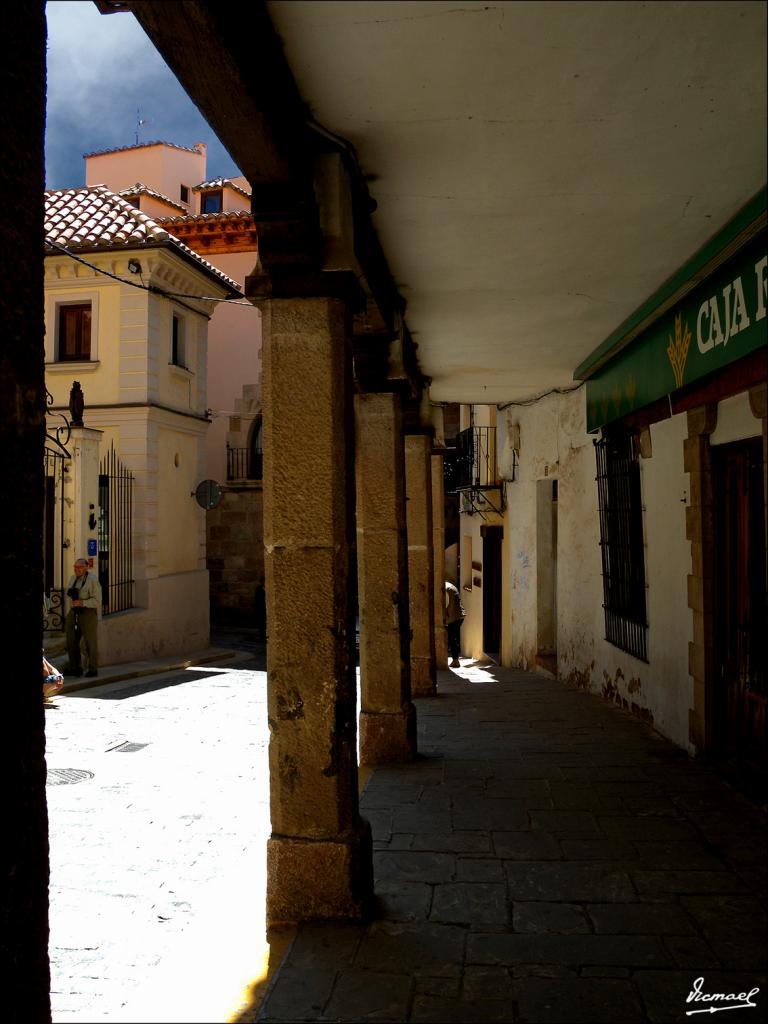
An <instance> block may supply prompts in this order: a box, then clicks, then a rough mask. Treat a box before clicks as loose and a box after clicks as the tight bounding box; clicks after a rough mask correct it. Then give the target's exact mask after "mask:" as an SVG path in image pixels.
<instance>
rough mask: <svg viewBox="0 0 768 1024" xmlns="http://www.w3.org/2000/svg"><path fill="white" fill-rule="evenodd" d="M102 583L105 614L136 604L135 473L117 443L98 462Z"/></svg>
mask: <svg viewBox="0 0 768 1024" xmlns="http://www.w3.org/2000/svg"><path fill="white" fill-rule="evenodd" d="M99 583H100V584H101V605H102V614H104V615H112V614H114V613H115V612H122V611H125V610H126V609H127V608H132V607H133V473H131V471H130V470H129V469H127V468H126V466H124V465H123V463H122V461H121V460H120V459H119V458H118V455H117V452H116V451H115V447H114V445H110V448H109V451H108V452H107V453H106V455H105V456H104V458H103V459H102V460H101V464H100V465H99Z"/></svg>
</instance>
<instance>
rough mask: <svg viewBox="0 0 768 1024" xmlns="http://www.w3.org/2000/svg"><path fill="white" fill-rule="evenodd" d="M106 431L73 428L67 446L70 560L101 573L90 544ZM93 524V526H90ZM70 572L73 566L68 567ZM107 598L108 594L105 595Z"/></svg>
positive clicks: (95, 521) (95, 531)
mask: <svg viewBox="0 0 768 1024" xmlns="http://www.w3.org/2000/svg"><path fill="white" fill-rule="evenodd" d="M102 434H103V431H101V430H91V429H90V428H88V427H72V434H71V437H70V439H69V443H68V445H67V447H68V448H69V450H70V452H71V453H72V459H71V461H70V470H69V473H68V477H67V483H68V487H67V491H68V493H67V497H68V498H71V499H72V504H71V505H70V506H69V509H68V513H71V515H72V520H71V532H70V533H69V534H68V536H69V539H70V554H71V555H72V558H70V561H71V562H74V560H75V559H76V558H88V559H89V562H90V567H91V569H94V570H96V571H98V559H97V558H95V557H94V556H93V555H90V556H89V554H88V541H89V540H96V538H97V537H98V530H99V527H98V519H99V514H98V508H99V444H100V442H101V438H102ZM91 523H93V525H92V526H91ZM65 568H66V569H67V572H68V573H71V572H72V569H71V566H65ZM65 582H66V581H65ZM104 596H105V597H106V594H105V595H104Z"/></svg>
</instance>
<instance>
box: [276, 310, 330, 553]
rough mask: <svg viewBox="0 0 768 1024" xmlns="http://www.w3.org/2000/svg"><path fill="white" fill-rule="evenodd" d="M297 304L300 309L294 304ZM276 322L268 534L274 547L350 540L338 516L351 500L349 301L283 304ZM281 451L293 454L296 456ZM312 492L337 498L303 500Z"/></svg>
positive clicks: (277, 314)
mask: <svg viewBox="0 0 768 1024" xmlns="http://www.w3.org/2000/svg"><path fill="white" fill-rule="evenodd" d="M294 305H296V306H297V307H300V308H298V309H296V310H295V311H294V310H292V309H291V308H289V307H293V306H294ZM270 321H271V330H270V331H268V332H267V337H266V338H265V344H264V394H265V408H264V429H265V437H266V439H267V446H266V449H265V454H264V503H265V517H264V523H265V532H264V540H265V543H266V544H267V545H268V546H269V545H287V544H295V543H298V542H301V543H304V544H306V545H309V546H311V545H338V544H341V543H343V542H344V541H345V539H346V537H345V530H346V517H345V516H339V515H337V514H336V506H337V505H338V503H342V504H344V503H345V501H346V493H347V490H346V489H347V483H348V477H347V457H346V451H347V445H348V441H347V433H348V429H349V423H348V420H347V415H346V399H345V395H346V389H347V385H348V378H347V369H346V367H347V361H348V350H347V343H346V338H345V335H344V309H343V304H342V303H341V302H339V301H336V300H330V299H311V300H300V301H297V302H296V303H294V302H276V303H272V312H271V317H270ZM278 452H280V453H285V452H290V458H285V457H277V456H276V454H275V453H278ZM305 494H308V495H311V494H318V495H327V496H330V497H331V498H332V500H330V501H325V500H323V501H319V502H313V501H302V500H299V498H300V496H301V495H305ZM275 496H277V498H278V500H277V501H275Z"/></svg>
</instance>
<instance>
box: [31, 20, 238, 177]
mask: <svg viewBox="0 0 768 1024" xmlns="http://www.w3.org/2000/svg"><path fill="white" fill-rule="evenodd" d="M46 13H47V18H48V111H47V123H46V144H45V162H46V175H45V179H46V188H74V187H77V186H82V185H83V184H84V183H85V161H84V160H83V154H84V153H92V152H95V151H97V150H101V149H114V148H116V147H118V146H132V145H134V144H135V142H136V131H137V111H140V117H141V118H142V119H143V120H145V121H146V122H147V123H146V124H144V125H141V126H140V127H139V128H138V132H139V142H152V141H155V140H162V141H163V142H175V143H177V144H178V145H180V146H192V145H194V143H195V142H205V143H206V145H207V147H208V166H207V176H208V177H209V178H212V177H217V176H218V175H226V176H231V175H233V174H237V173H239V172H238V170H237V168H236V167H235V164H234V163H233V162H232V159H231V158H230V156H229V154H228V153H227V151H226V150H225V149H224V147H223V146H222V145H221V143H220V142H219V140H218V139H217V138H216V136H215V135H214V134H213V132H212V131H211V129H210V128H209V127H208V124H207V123H206V121H205V120H204V119H203V117H202V115H201V114H200V112H199V111H198V109H197V107H195V106H194V105H193V103H192V101H191V100H190V99H189V98H188V97H187V95H186V94H185V93H184V91H183V89H182V88H181V86H180V85H179V84H178V82H177V81H176V79H175V78H174V76H173V74H172V73H171V71H170V70H169V68H168V67H167V65H166V64H165V62H164V61H163V59H162V58H161V57H160V55H159V54H158V52H157V50H155V48H154V46H153V45H152V43H150V41H149V39H148V38H147V36H146V35H145V34H144V31H143V30H142V29H141V27H140V26H139V24H138V22H137V21H136V19H135V18H134V17H133V15H131V14H109V15H103V14H99V12H98V10H97V9H96V7H95V6H94V4H93V3H91V0H48V4H47V8H46Z"/></svg>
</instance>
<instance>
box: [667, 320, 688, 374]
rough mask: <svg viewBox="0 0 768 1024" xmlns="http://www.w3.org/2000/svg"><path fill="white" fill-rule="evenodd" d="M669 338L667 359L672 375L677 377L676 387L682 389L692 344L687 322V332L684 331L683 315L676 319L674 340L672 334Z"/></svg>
mask: <svg viewBox="0 0 768 1024" xmlns="http://www.w3.org/2000/svg"><path fill="white" fill-rule="evenodd" d="M667 337H668V338H669V344H668V345H667V358H668V359H669V364H670V366H671V367H672V373H674V375H675V387H678V388H681V387H682V386H683V374H684V373H685V361H686V360H687V358H688V348H689V346H690V344H691V332H690V329H689V327H688V321H687V320H686V322H685V330H683V325H682V315H681V314H680V313H678V314H677V316H676V317H675V336H674V338H673V337H672V335H671V334H669V335H667Z"/></svg>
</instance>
